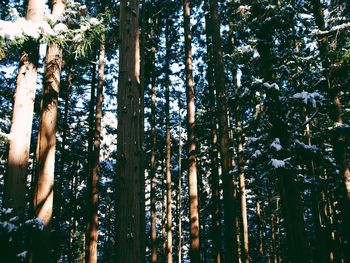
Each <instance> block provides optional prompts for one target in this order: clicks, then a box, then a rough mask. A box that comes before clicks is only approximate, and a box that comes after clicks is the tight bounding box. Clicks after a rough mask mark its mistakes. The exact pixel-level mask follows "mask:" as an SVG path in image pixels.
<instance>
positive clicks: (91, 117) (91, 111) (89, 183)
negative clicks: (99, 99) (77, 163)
mask: <svg viewBox="0 0 350 263" xmlns="http://www.w3.org/2000/svg"><path fill="white" fill-rule="evenodd" d="M93 61H94V62H95V61H96V56H95V55H94V58H93ZM95 96H96V65H95V63H93V65H92V76H91V88H90V105H89V132H88V142H87V143H88V147H87V154H88V163H89V170H88V173H89V175H88V178H89V179H88V180H87V192H88V196H87V198H88V199H87V202H88V203H90V198H91V197H90V193H91V189H92V180H91V171H92V167H93V143H94V128H95V126H94V123H95V120H94V115H95V106H96V97H95ZM90 210H91V209H88V211H87V219H86V221H87V222H86V246H85V261H88V257H89V249H90V248H89V244H90V241H89V238H90V234H89V232H90V221H89V219H90V214H91V211H90Z"/></svg>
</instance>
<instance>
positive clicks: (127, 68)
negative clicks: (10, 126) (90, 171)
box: [115, 0, 145, 263]
mask: <svg viewBox="0 0 350 263" xmlns="http://www.w3.org/2000/svg"><path fill="white" fill-rule="evenodd" d="M119 30H120V53H119V65H120V70H119V83H118V145H117V148H118V149H117V158H118V159H117V163H118V165H117V176H116V178H117V180H116V186H117V191H116V214H117V215H116V233H117V237H116V249H117V251H116V252H117V253H116V258H115V260H116V261H118V262H140V263H142V262H144V260H145V253H144V223H145V222H144V205H145V204H144V191H145V190H144V170H143V145H142V143H143V139H142V138H143V130H142V129H143V119H141V117H142V116H143V114H142V112H143V109H141V106H142V105H143V94H142V88H141V89H140V82H139V81H140V79H139V70H140V54H139V52H140V50H139V1H138V0H130V1H127V0H121V1H120V29H119Z"/></svg>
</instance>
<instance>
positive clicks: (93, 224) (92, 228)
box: [87, 33, 106, 263]
mask: <svg viewBox="0 0 350 263" xmlns="http://www.w3.org/2000/svg"><path fill="white" fill-rule="evenodd" d="M105 38H106V36H105V33H102V35H101V44H100V54H99V69H98V86H97V96H96V115H95V118H96V119H95V134H94V144H93V160H92V161H93V163H92V169H91V171H90V178H89V180H90V182H89V186H90V187H89V188H90V189H89V190H90V221H89V224H88V235H89V236H88V238H87V240H88V245H89V250H88V262H90V263H93V262H97V241H98V201H99V189H98V181H99V174H100V147H101V130H102V124H101V122H102V102H103V82H104V60H105V45H106V43H105V41H106V40H105Z"/></svg>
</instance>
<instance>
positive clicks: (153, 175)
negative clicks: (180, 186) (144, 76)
mask: <svg viewBox="0 0 350 263" xmlns="http://www.w3.org/2000/svg"><path fill="white" fill-rule="evenodd" d="M152 26H153V25H152ZM151 34H152V36H153V34H154V32H153V29H152V33H151ZM151 52H152V62H151V63H152V72H151V78H152V81H151V86H152V88H151V99H152V102H151V120H150V123H151V170H150V177H151V242H152V251H151V262H152V263H153V262H157V214H156V213H157V212H156V186H157V179H156V168H157V160H156V151H157V132H156V72H155V71H156V67H155V54H156V47H155V45H154V44H153V46H152V51H151Z"/></svg>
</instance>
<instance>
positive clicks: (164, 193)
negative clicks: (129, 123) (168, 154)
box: [161, 156, 167, 262]
mask: <svg viewBox="0 0 350 263" xmlns="http://www.w3.org/2000/svg"><path fill="white" fill-rule="evenodd" d="M163 173H164V158H163V156H162V173H161V176H162V242H163V243H162V249H163V251H162V252H163V261H162V262H166V259H167V257H166V245H167V242H166V238H167V235H166V201H167V196H166V179H165V175H164V174H163Z"/></svg>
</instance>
